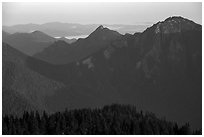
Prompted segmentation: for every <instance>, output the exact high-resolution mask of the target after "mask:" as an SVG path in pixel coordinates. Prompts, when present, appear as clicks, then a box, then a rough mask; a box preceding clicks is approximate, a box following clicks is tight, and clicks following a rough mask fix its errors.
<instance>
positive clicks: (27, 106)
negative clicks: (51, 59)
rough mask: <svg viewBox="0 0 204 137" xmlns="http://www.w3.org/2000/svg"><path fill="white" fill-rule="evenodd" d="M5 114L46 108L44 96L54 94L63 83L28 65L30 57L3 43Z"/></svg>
mask: <svg viewBox="0 0 204 137" xmlns="http://www.w3.org/2000/svg"><path fill="white" fill-rule="evenodd" d="M2 51H3V52H2V53H3V58H2V66H3V67H2V76H3V80H2V82H3V83H2V85H3V88H2V92H3V93H2V95H3V103H2V104H3V114H17V115H19V114H22V113H23V111H30V110H36V109H37V110H46V108H45V105H44V103H43V102H44V97H45V96H48V95H52V94H53V92H54V91H55V90H57V89H59V88H63V87H64V85H63V84H62V83H59V82H56V81H53V80H50V79H48V78H46V77H44V76H42V75H40V74H39V73H37V72H34V71H32V70H30V69H29V68H28V67H26V60H27V58H29V57H28V56H26V55H24V54H23V53H21V52H19V51H17V50H16V49H14V48H12V47H11V46H9V45H7V44H5V43H3V45H2Z"/></svg>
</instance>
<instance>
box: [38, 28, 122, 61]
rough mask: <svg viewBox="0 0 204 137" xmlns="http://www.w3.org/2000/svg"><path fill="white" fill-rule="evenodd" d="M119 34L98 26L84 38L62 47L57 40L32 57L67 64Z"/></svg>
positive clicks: (98, 47)
mask: <svg viewBox="0 0 204 137" xmlns="http://www.w3.org/2000/svg"><path fill="white" fill-rule="evenodd" d="M121 36H122V35H121V34H119V33H118V32H116V31H112V30H109V29H108V28H103V26H99V27H98V28H97V29H96V30H95V31H94V32H93V33H91V34H90V35H89V36H88V37H87V38H85V39H79V40H77V41H76V42H74V43H72V44H70V46H63V48H61V46H60V43H59V42H56V43H54V44H53V45H51V46H49V47H47V48H45V49H44V50H43V51H42V52H40V53H37V54H35V55H34V57H36V58H38V59H41V60H43V61H47V62H49V63H52V64H67V63H70V62H73V61H77V60H80V59H82V58H84V57H87V56H88V55H90V54H92V53H94V52H96V51H98V50H100V49H102V48H105V47H107V46H108V45H110V43H111V42H113V41H115V40H117V39H120V37H121ZM58 44H59V46H58ZM67 45H69V44H67Z"/></svg>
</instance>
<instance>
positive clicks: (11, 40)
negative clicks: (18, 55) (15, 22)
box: [2, 31, 56, 55]
mask: <svg viewBox="0 0 204 137" xmlns="http://www.w3.org/2000/svg"><path fill="white" fill-rule="evenodd" d="M2 41H3V42H5V43H8V44H10V45H11V46H12V47H14V48H16V49H18V50H19V51H21V52H23V53H25V54H27V55H33V54H35V53H38V52H40V51H42V50H43V49H44V48H46V47H48V46H50V45H51V44H52V43H53V42H54V41H56V39H55V38H53V37H51V36H49V35H47V34H45V33H43V32H40V31H33V32H31V33H18V32H17V33H14V34H8V33H7V32H4V31H3V32H2Z"/></svg>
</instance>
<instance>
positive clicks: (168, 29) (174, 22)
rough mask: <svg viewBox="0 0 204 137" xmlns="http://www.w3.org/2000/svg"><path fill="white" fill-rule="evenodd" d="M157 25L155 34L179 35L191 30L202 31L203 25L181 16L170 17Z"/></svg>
mask: <svg viewBox="0 0 204 137" xmlns="http://www.w3.org/2000/svg"><path fill="white" fill-rule="evenodd" d="M155 25H156V29H155V33H156V34H157V33H164V34H167V33H177V32H184V31H189V30H201V25H199V24H196V23H195V22H193V21H191V20H188V19H186V18H183V17H181V16H173V17H169V18H167V19H166V20H164V21H162V22H158V23H157V24H155Z"/></svg>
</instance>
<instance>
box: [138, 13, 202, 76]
mask: <svg viewBox="0 0 204 137" xmlns="http://www.w3.org/2000/svg"><path fill="white" fill-rule="evenodd" d="M201 33H202V28H201V26H200V25H198V24H195V23H194V22H192V21H189V20H187V19H184V18H181V17H172V18H168V19H166V20H165V21H164V22H159V23H157V24H155V25H153V26H152V27H151V28H148V29H147V30H146V31H145V32H144V33H143V34H142V36H141V37H142V38H141V40H140V42H139V43H138V45H139V46H140V48H141V54H142V56H143V58H142V60H141V62H142V66H141V67H142V69H143V71H144V73H145V76H146V77H147V78H151V77H153V75H161V69H163V70H166V71H168V73H169V74H170V75H172V74H176V75H178V74H179V75H186V74H187V73H192V71H194V72H195V73H197V72H201V60H200V59H201V56H202V46H201V45H202V43H201V42H202V35H201ZM198 66H200V67H198Z"/></svg>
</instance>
